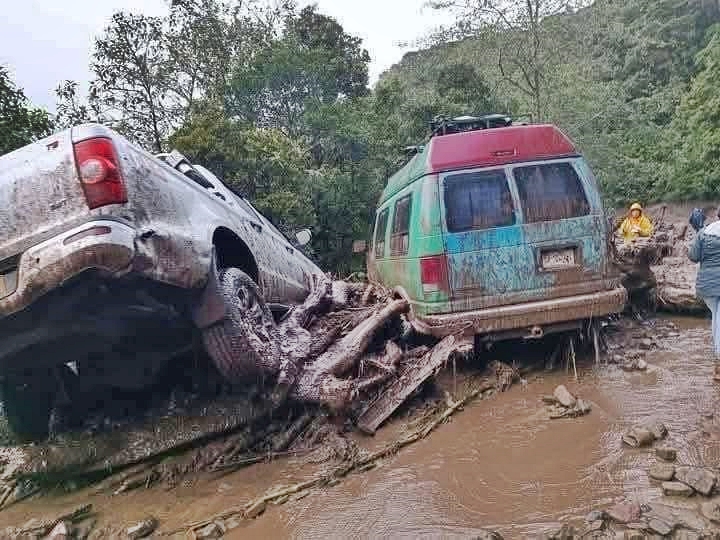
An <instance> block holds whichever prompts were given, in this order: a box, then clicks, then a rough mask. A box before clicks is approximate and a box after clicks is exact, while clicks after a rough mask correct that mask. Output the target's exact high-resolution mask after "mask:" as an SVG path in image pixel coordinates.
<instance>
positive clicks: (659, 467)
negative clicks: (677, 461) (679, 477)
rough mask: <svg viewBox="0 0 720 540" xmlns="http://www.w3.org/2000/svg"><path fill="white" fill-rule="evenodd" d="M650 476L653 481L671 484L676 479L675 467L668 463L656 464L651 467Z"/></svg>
mask: <svg viewBox="0 0 720 540" xmlns="http://www.w3.org/2000/svg"><path fill="white" fill-rule="evenodd" d="M648 476H649V477H650V478H652V479H653V480H659V481H661V482H669V481H670V480H672V479H673V478H674V477H675V466H674V465H670V464H668V463H656V464H655V465H653V466H652V467H650V470H649V471H648Z"/></svg>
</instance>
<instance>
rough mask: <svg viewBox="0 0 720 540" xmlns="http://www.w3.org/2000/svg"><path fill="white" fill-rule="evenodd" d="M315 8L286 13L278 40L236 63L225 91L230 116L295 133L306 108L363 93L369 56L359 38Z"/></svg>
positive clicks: (301, 125) (289, 133) (301, 130)
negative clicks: (296, 13) (247, 61)
mask: <svg viewBox="0 0 720 540" xmlns="http://www.w3.org/2000/svg"><path fill="white" fill-rule="evenodd" d="M315 9H316V8H315V7H314V6H312V7H307V8H305V9H303V10H302V11H301V12H300V14H299V15H297V16H295V15H289V16H288V17H287V19H286V23H285V29H284V33H283V35H282V37H281V38H280V39H277V40H275V41H273V42H271V43H270V44H269V45H268V46H267V47H264V48H263V49H262V50H260V51H259V52H258V53H257V55H256V56H255V57H253V58H252V60H251V61H250V62H249V63H246V62H244V61H243V60H244V59H239V60H240V61H239V62H236V65H235V66H234V69H233V73H232V76H231V79H230V85H229V89H228V94H227V95H226V104H227V107H228V110H229V112H230V114H231V115H233V116H235V117H237V118H239V119H242V120H244V121H248V122H252V123H255V124H256V125H259V126H263V127H270V128H277V129H280V130H282V131H283V132H285V133H286V134H288V135H290V136H297V135H300V134H302V133H303V130H304V124H303V115H304V113H305V111H306V110H307V109H308V108H312V107H318V106H320V105H322V104H326V103H332V102H333V101H335V100H337V99H338V98H340V97H356V96H359V95H365V94H367V92H368V90H367V82H368V63H369V62H370V57H369V55H368V53H367V51H366V50H364V49H362V48H361V46H360V43H361V42H360V39H358V38H355V37H353V36H350V35H349V34H347V33H345V32H344V31H343V29H342V27H341V26H340V25H339V24H338V23H337V22H336V21H335V20H334V19H332V18H331V17H327V16H325V15H321V14H319V13H317V12H316V11H315Z"/></svg>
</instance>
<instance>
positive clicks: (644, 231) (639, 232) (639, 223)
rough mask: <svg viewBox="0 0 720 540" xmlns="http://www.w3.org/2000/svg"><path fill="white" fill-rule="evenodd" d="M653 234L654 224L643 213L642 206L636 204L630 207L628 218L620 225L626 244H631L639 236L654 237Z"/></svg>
mask: <svg viewBox="0 0 720 540" xmlns="http://www.w3.org/2000/svg"><path fill="white" fill-rule="evenodd" d="M652 233H653V224H652V222H651V221H650V220H649V219H648V217H647V216H646V215H645V214H644V213H643V208H642V206H640V203H634V204H633V205H632V206H631V207H630V212H629V213H628V216H627V217H626V218H625V219H624V220H623V222H622V225H620V234H622V237H623V240H625V243H630V242H632V241H633V240H636V239H637V238H638V237H639V236H642V237H648V236H652Z"/></svg>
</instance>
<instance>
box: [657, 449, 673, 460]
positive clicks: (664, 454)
mask: <svg viewBox="0 0 720 540" xmlns="http://www.w3.org/2000/svg"><path fill="white" fill-rule="evenodd" d="M655 455H656V456H657V457H659V458H660V459H664V460H665V461H675V460H676V459H677V450H675V448H671V447H669V446H658V447H657V448H656V449H655Z"/></svg>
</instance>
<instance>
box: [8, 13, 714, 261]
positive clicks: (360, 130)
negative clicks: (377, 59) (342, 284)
mask: <svg viewBox="0 0 720 540" xmlns="http://www.w3.org/2000/svg"><path fill="white" fill-rule="evenodd" d="M433 4H434V5H433V8H434V9H443V10H451V11H453V12H454V13H455V16H456V20H457V24H456V25H454V26H452V27H449V28H439V29H437V32H434V33H433V34H432V35H429V36H418V38H419V39H420V43H421V44H422V45H421V47H420V50H419V51H417V52H410V53H408V54H406V56H405V57H404V59H403V60H402V61H401V62H400V63H399V64H398V65H396V66H394V67H393V68H391V69H390V70H388V71H387V72H386V73H385V74H384V75H383V76H382V77H381V79H380V81H379V82H378V84H377V85H376V86H375V87H374V88H373V89H369V88H368V63H369V61H370V57H369V55H368V53H367V52H366V51H365V50H364V48H363V44H362V42H361V41H360V40H359V39H358V38H356V37H354V36H351V35H349V34H348V33H347V32H345V31H344V29H343V28H342V27H341V26H340V25H339V24H338V23H337V21H335V20H333V19H331V18H329V17H327V16H325V15H323V14H322V13H320V12H319V11H318V10H317V9H316V8H313V7H308V8H305V9H302V10H299V9H298V8H296V7H295V6H294V5H293V3H292V2H289V1H286V2H280V3H273V4H272V5H269V4H265V3H263V2H260V1H255V2H243V3H240V2H235V1H232V0H228V2H227V3H225V2H223V1H222V0H175V1H173V2H172V4H171V7H169V12H168V16H167V17H160V18H156V17H147V16H143V15H138V14H132V13H125V12H120V13H118V14H116V15H115V16H114V18H113V19H112V21H111V23H110V24H109V26H108V27H107V28H106V30H105V32H104V33H103V34H102V35H101V36H98V38H97V40H96V43H95V48H94V52H93V57H92V60H91V65H92V68H93V72H94V73H95V79H94V81H93V82H92V85H91V89H90V95H89V96H79V95H77V85H76V84H75V83H73V82H72V81H65V82H63V83H62V84H61V85H60V86H59V88H58V99H59V103H58V109H57V115H56V117H55V118H53V119H52V120H53V122H54V127H56V128H59V127H63V126H66V125H71V124H73V123H77V122H79V121H86V120H92V121H100V122H103V123H106V124H109V125H111V126H113V127H114V128H116V129H118V130H120V131H122V132H123V133H125V134H126V135H127V136H129V137H130V138H132V139H133V140H135V141H136V142H138V143H139V144H142V145H144V146H146V147H147V148H148V149H151V150H154V151H157V150H167V149H169V148H170V147H177V148H178V149H179V150H181V151H183V152H184V153H186V154H187V155H189V156H190V157H191V158H192V159H194V160H196V161H198V162H200V163H203V164H204V165H206V166H207V167H208V168H210V169H212V170H214V171H215V172H217V173H218V174H219V175H221V176H222V177H224V178H225V180H226V181H227V182H228V183H229V184H230V185H231V186H232V187H233V188H234V189H237V190H238V191H239V192H240V193H242V194H243V195H245V196H247V197H248V198H250V199H251V200H252V201H254V203H255V204H256V205H257V206H258V207H259V208H260V209H261V210H262V211H263V212H266V213H267V214H268V215H270V216H271V217H272V219H273V220H274V221H275V222H276V223H277V224H278V225H279V226H280V227H281V228H284V229H285V230H287V231H289V230H291V229H292V228H293V227H305V226H309V227H311V228H312V229H313V231H314V234H315V238H314V241H313V249H314V251H315V252H316V254H317V255H318V257H319V258H320V262H321V263H322V264H323V265H325V266H326V267H327V268H328V269H331V270H335V271H338V272H341V273H345V272H349V271H351V270H353V269H356V268H358V267H359V266H361V265H362V257H361V256H358V255H355V256H353V255H352V254H351V245H352V242H353V240H354V239H361V238H366V237H367V236H368V233H369V230H370V227H371V223H372V217H373V214H374V207H375V203H376V201H377V198H378V196H379V193H380V190H381V189H382V187H383V185H384V182H385V180H386V178H387V177H388V175H389V174H390V173H392V172H393V171H394V170H395V169H396V168H397V167H398V164H399V163H401V162H402V159H403V155H402V148H403V147H404V146H406V145H409V144H415V143H418V142H421V141H422V139H423V138H424V137H425V136H426V133H427V124H428V122H429V121H430V120H431V119H432V118H433V117H434V116H436V115H438V114H446V115H453V114H460V113H463V114H466V113H471V114H472V113H482V112H505V113H510V114H511V115H513V116H515V117H517V118H519V119H520V118H523V119H529V120H532V121H550V122H554V123H557V124H558V125H559V126H560V127H561V128H562V129H564V130H565V131H566V132H567V133H568V134H569V135H571V136H572V137H573V138H574V139H575V141H576V142H577V143H578V145H579V146H580V148H581V149H582V150H583V152H584V153H585V154H586V155H587V156H588V158H589V159H590V161H591V163H592V165H593V167H594V168H595V170H596V172H597V174H598V176H599V178H600V181H601V183H602V186H603V189H604V194H605V196H606V198H607V199H608V202H610V203H613V204H620V203H622V204H624V203H625V202H627V201H629V200H631V199H640V200H642V201H645V202H650V201H652V200H657V199H669V198H675V199H679V198H683V199H689V198H693V197H702V198H713V197H717V196H718V194H720V92H718V88H719V87H720V27H719V26H717V23H719V22H720V6H719V4H718V2H717V1H716V0H623V1H616V0H597V1H596V2H594V3H591V4H590V5H588V2H579V3H578V5H576V6H574V8H572V9H571V8H569V7H568V2H560V1H559V0H533V1H531V2H525V1H518V0H464V1H455V2H433ZM4 81H6V82H4ZM18 92H19V91H18V90H17V89H16V88H15V87H14V86H13V85H12V83H11V82H10V81H9V80H8V78H7V76H6V73H5V72H4V71H0V105H1V106H3V107H10V108H12V110H13V114H15V115H16V116H15V117H17V118H18V120H17V121H18V122H19V124H18V126H16V129H15V130H7V132H8V133H15V134H17V135H13V137H14V138H13V139H12V140H9V141H8V142H5V141H4V140H3V141H2V142H3V145H2V146H1V147H0V150H1V151H6V150H10V149H11V148H12V147H16V146H19V145H21V144H24V143H25V142H27V141H29V140H31V139H32V138H33V137H34V136H39V135H41V134H42V133H44V132H45V131H46V130H47V129H46V128H47V126H46V125H45V124H44V123H43V122H44V120H45V119H46V118H45V117H44V116H43V115H42V114H41V113H42V111H37V110H35V109H33V108H32V107H30V106H29V105H28V104H26V103H25V101H24V96H22V95H21V92H20V93H18ZM5 95H8V96H10V97H9V98H8V99H5V97H4V96H5ZM13 96H14V97H13ZM10 98H12V99H14V101H12V102H11V101H10ZM5 103H9V104H10V105H5ZM23 111H24V112H23ZM2 122H5V123H7V122H12V121H11V120H8V119H7V118H5V114H3V119H2ZM5 131H6V130H5V129H4V130H3V132H5Z"/></svg>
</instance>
